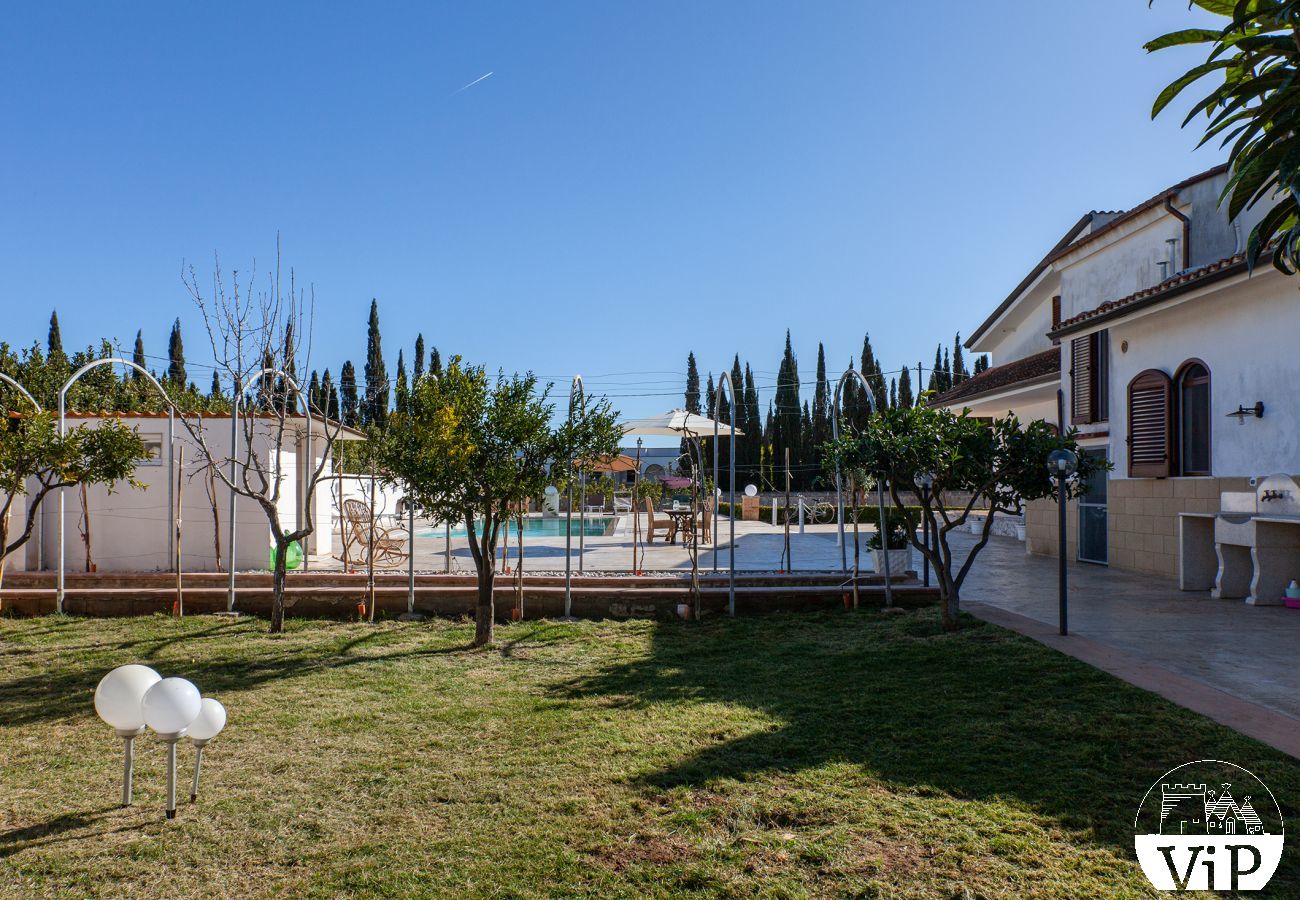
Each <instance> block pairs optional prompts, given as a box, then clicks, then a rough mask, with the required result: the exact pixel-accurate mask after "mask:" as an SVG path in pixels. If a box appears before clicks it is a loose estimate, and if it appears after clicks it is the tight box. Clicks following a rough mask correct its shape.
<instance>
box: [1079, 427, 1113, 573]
mask: <svg viewBox="0 0 1300 900" xmlns="http://www.w3.org/2000/svg"><path fill="white" fill-rule="evenodd" d="M1083 455H1084V456H1087V457H1089V458H1090V459H1098V460H1104V459H1105V458H1106V451H1105V450H1104V449H1103V450H1084V451H1083ZM1107 477H1108V476H1107V473H1106V472H1098V473H1097V474H1095V475H1093V476H1092V477H1091V478H1089V479H1088V483H1087V484H1086V485H1085V492H1084V494H1083V496H1082V497H1080V498H1079V561H1080V562H1090V563H1100V564H1101V565H1105V564H1106V481H1107Z"/></svg>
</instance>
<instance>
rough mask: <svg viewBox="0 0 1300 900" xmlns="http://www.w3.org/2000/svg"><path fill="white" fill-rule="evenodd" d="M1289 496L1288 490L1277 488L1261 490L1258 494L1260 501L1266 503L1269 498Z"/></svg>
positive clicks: (1283, 498)
mask: <svg viewBox="0 0 1300 900" xmlns="http://www.w3.org/2000/svg"><path fill="white" fill-rule="evenodd" d="M1290 496H1291V492H1290V491H1279V490H1273V489H1269V490H1266V491H1264V492H1262V493H1261V494H1260V495H1259V499H1260V502H1261V503H1267V502H1268V501H1270V500H1285V499H1286V498H1287V497H1290Z"/></svg>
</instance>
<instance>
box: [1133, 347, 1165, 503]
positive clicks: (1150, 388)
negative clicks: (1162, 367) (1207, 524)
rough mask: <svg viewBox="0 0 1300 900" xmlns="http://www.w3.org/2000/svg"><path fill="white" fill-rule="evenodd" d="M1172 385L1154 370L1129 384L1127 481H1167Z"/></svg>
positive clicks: (1148, 371) (1140, 375)
mask: <svg viewBox="0 0 1300 900" xmlns="http://www.w3.org/2000/svg"><path fill="white" fill-rule="evenodd" d="M1172 397H1173V383H1172V382H1171V381H1170V380H1169V376H1168V375H1166V374H1165V373H1164V372H1161V371H1159V370H1157V369H1147V370H1146V371H1145V372H1142V373H1141V374H1139V375H1138V376H1137V377H1136V378H1134V379H1133V380H1132V381H1130V382H1129V385H1128V474H1129V477H1130V478H1167V477H1168V476H1169V474H1170V472H1171V471H1172V468H1173V466H1172V459H1171V453H1170V449H1171V447H1172V444H1173V419H1172V416H1170V414H1169V413H1170V407H1171V405H1172Z"/></svg>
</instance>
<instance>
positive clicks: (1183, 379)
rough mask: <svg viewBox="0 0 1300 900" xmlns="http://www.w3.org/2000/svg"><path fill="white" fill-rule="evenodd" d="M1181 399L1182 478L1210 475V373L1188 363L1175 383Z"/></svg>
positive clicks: (1202, 365) (1194, 361) (1199, 364)
mask: <svg viewBox="0 0 1300 900" xmlns="http://www.w3.org/2000/svg"><path fill="white" fill-rule="evenodd" d="M1175 382H1176V384H1177V396H1178V474H1179V475H1209V474H1210V370H1209V369H1208V368H1207V367H1206V365H1205V363H1203V362H1201V361H1200V360H1199V359H1192V360H1188V361H1187V362H1185V363H1183V364H1182V366H1181V367H1179V369H1178V376H1177V378H1176V379H1175Z"/></svg>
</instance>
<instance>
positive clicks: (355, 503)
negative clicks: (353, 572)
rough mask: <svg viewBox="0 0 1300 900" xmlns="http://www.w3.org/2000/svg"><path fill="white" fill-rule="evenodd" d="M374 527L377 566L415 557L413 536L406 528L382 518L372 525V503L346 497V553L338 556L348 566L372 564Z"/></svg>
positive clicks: (396, 564)
mask: <svg viewBox="0 0 1300 900" xmlns="http://www.w3.org/2000/svg"><path fill="white" fill-rule="evenodd" d="M372 527H373V528H374V535H375V543H374V553H375V568H376V569H396V568H398V567H399V566H401V565H403V564H404V563H405V562H406V561H407V560H408V559H410V558H411V554H410V551H409V550H408V549H407V547H408V545H409V543H410V536H409V535H407V534H406V530H405V529H403V528H389V527H385V526H383V525H380V524H379V523H378V522H375V523H374V524H373V526H372V524H371V515H370V507H369V506H367V505H366V504H365V503H363V502H361V501H360V500H344V501H343V528H342V531H343V555H342V556H336V557H334V558H335V559H337V560H340V561H341V562H342V563H343V567H344V568H345V569H346V568H351V567H352V566H361V565H367V564H368V562H369V559H370V549H371V545H370V533H371V528H372ZM394 535H397V536H396V537H395V536H394Z"/></svg>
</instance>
